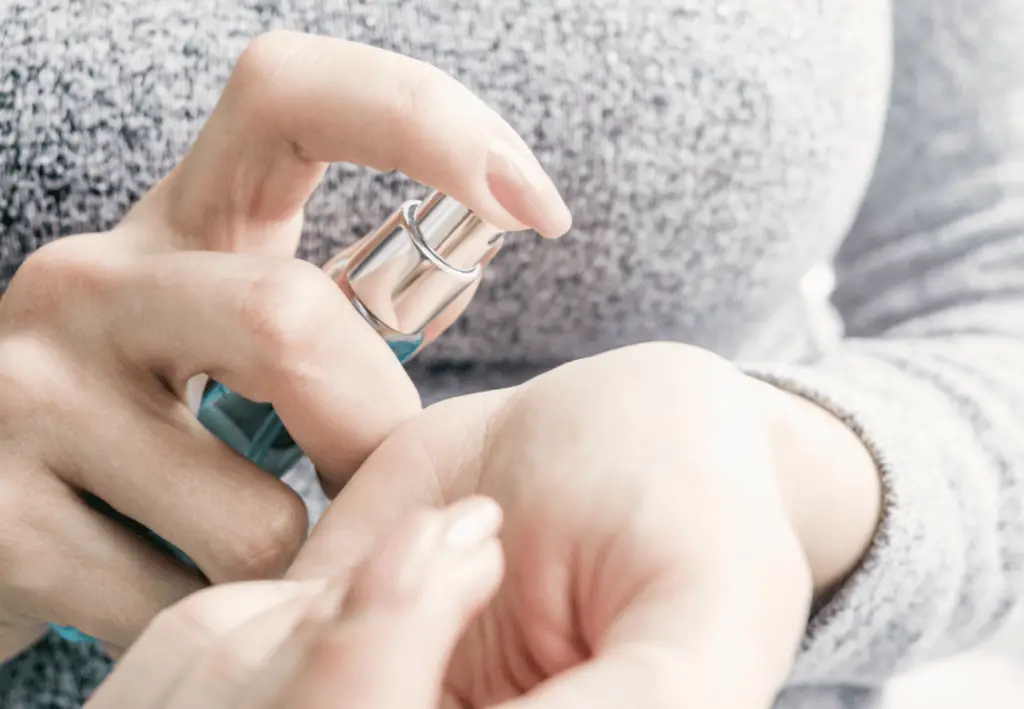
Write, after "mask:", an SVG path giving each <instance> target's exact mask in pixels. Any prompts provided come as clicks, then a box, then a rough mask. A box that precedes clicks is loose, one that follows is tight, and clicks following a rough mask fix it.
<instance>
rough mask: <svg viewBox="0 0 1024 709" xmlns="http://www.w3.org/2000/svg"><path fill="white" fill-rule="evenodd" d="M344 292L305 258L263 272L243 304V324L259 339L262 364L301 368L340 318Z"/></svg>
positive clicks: (257, 341)
mask: <svg viewBox="0 0 1024 709" xmlns="http://www.w3.org/2000/svg"><path fill="white" fill-rule="evenodd" d="M337 303H338V292H337V289H336V287H335V286H334V284H333V283H331V281H330V280H329V279H327V278H326V277H325V276H324V274H323V273H322V272H321V271H320V270H319V269H318V268H316V267H315V266H313V265H312V264H309V263H307V262H305V261H299V260H289V261H283V262H281V263H280V264H278V265H275V266H273V267H272V268H270V269H268V270H267V271H265V272H263V273H262V274H260V275H259V276H258V277H257V278H256V279H255V280H254V281H253V282H252V283H251V284H250V285H249V288H248V291H247V293H246V295H245V296H244V298H243V300H242V305H241V311H242V312H241V323H242V327H244V328H246V329H247V331H248V335H249V336H250V337H251V338H252V339H253V340H254V344H255V346H256V348H257V349H256V350H255V351H257V352H258V353H260V356H261V362H260V364H262V365H265V366H267V367H270V368H271V369H272V370H277V371H281V370H284V371H287V370H288V368H290V367H296V366H298V365H299V364H300V362H301V361H302V360H303V359H304V356H305V354H306V353H308V352H310V351H313V350H314V349H315V348H316V346H317V343H318V342H319V340H320V337H321V335H322V329H323V327H324V325H325V323H327V322H329V320H330V318H331V317H332V316H334V317H337V312H336V308H337Z"/></svg>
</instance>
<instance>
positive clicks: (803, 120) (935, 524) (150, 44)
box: [0, 0, 1024, 709]
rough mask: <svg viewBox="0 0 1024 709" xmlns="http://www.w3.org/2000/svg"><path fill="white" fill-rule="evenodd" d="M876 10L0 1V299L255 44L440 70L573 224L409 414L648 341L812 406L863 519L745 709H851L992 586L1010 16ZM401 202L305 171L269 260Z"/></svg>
mask: <svg viewBox="0 0 1024 709" xmlns="http://www.w3.org/2000/svg"><path fill="white" fill-rule="evenodd" d="M892 5H893V6H892V7H890V5H889V3H888V2H886V0H861V2H838V1H837V0H792V1H791V2H786V3H771V2H761V1H760V0H721V1H720V2H719V1H716V0H645V1H637V0H632V2H631V1H630V0H548V1H547V2H543V3H533V2H525V1H524V0H489V1H485V2H468V1H466V0H430V2H426V1H424V0H420V1H417V0H367V1H365V2H349V1H348V0H337V1H334V0H280V1H272V0H247V1H233V0H223V1H221V2H216V3H209V2H200V0H195V1H191V2H190V1H188V0H161V1H160V2H159V3H143V2H129V1H128V0H122V1H121V2H117V1H116V0H94V1H92V2H83V1H82V0H50V1H47V0H32V1H31V2H29V1H26V0H19V1H16V2H12V1H8V2H6V3H3V4H2V5H0V30H2V35H0V37H2V39H0V48H2V54H0V56H2V57H3V83H2V85H0V145H2V149H0V165H2V171H0V221H2V226H3V237H2V239H0V264H2V266H0V268H2V271H0V276H2V279H3V280H4V281H6V279H8V278H9V277H10V275H11V274H12V273H13V272H14V270H15V269H16V268H17V266H18V264H19V263H20V261H21V260H22V259H23V258H24V256H25V255H26V254H28V253H30V252H31V251H32V250H34V249H35V248H37V247H38V246H39V245H40V244H41V243H43V242H44V241H46V240H48V239H52V238H55V237H57V236H60V235H63V234H67V233H72V232H78V231H84V230H95V229H102V228H106V227H109V226H111V225H112V224H114V223H115V222H116V221H117V219H118V218H119V217H120V216H121V215H122V214H123V213H124V211H125V209H126V208H127V207H128V205H130V204H131V203H132V202H133V201H134V200H135V199H136V198H138V197H139V196H140V195H141V194H142V193H143V192H144V191H145V190H146V188H148V187H149V186H150V185H152V184H153V183H154V182H155V181H156V180H157V179H158V178H159V177H160V176H161V175H162V174H163V173H164V172H166V171H167V170H168V169H169V168H170V167H171V166H172V165H173V164H174V163H175V161H176V160H177V159H178V158H179V157H180V156H181V155H182V153H183V151H184V150H185V148H186V146H187V144H188V142H189V140H190V139H191V137H192V136H193V135H194V134H195V132H196V130H197V129H198V127H199V126H200V125H201V123H202V121H203V119H204V117H205V116H206V115H207V114H208V112H209V111H210V109H211V108H212V106H213V104H214V102H215V101H216V98H217V95H218V92H219V90H220V88H221V86H222V85H223V82H224V81H225V79H226V77H227V75H228V72H229V71H230V67H231V64H232V61H233V59H234V58H235V57H236V56H237V54H238V53H239V52H240V51H241V50H242V48H243V47H244V46H245V44H246V42H247V40H248V39H249V38H251V37H252V36H254V35H255V34H257V33H258V32H260V31H262V30H265V29H268V28H270V27H274V26H278V27H289V28H294V29H306V30H310V31H315V32H320V33H329V34H334V35H340V36H345V37H348V38H350V39H354V40H357V41H364V42H370V43H374V44H378V45H382V46H385V47H388V48H392V49H396V50H399V51H402V52H404V53H407V54H412V55H415V56H418V57H420V58H422V59H425V60H427V61H430V62H432V63H435V64H437V65H439V66H441V67H443V68H445V69H447V70H449V71H451V72H452V73H454V74H455V75H456V76H458V77H459V78H460V79H462V80H463V81H464V82H465V83H467V84H468V85H469V86H471V87H472V88H474V89H475V90H476V91H478V92H479V93H480V94H481V95H482V96H483V97H484V98H485V99H486V100H488V101H489V102H490V103H491V104H492V105H494V106H495V107H496V108H497V109H498V110H499V111H501V112H502V113H503V114H504V115H506V116H507V117H508V118H509V120H510V121H511V122H512V123H513V125H514V126H515V127H516V128H518V129H519V130H520V131H521V132H522V133H523V135H524V136H525V137H526V138H527V140H528V141H529V142H530V143H531V145H533V146H534V147H535V148H536V149H537V152H538V154H539V156H540V158H541V160H542V161H543V162H544V163H545V164H546V165H547V166H548V167H549V168H550V171H551V172H552V174H553V175H554V177H555V180H556V182H557V183H558V184H559V186H560V187H561V188H562V189H563V191H564V193H565V195H566V197H567V199H568V201H569V203H570V206H571V207H572V209H573V212H574V214H575V217H576V227H575V229H574V231H573V232H572V234H571V235H570V236H569V237H567V238H566V239H564V240H563V241H561V242H559V243H557V244H552V243H543V244H541V243H539V241H537V240H536V239H533V238H530V237H528V236H522V237H517V238H515V239H513V240H512V243H511V245H510V247H509V248H508V249H507V252H506V253H503V255H502V257H501V258H500V259H499V260H498V261H497V262H495V264H494V265H493V267H492V268H491V269H490V273H489V275H488V279H487V282H486V283H485V285H484V287H483V288H482V290H481V292H480V294H479V296H478V298H477V302H476V303H475V304H474V306H473V307H472V309H471V311H470V312H469V313H468V314H467V315H466V316H465V318H464V319H463V320H461V321H460V322H459V324H458V325H457V327H456V328H455V329H454V331H452V332H450V333H449V334H448V335H446V336H445V337H444V338H443V339H442V340H441V341H440V342H438V343H437V345H436V346H435V347H433V348H432V349H431V350H429V351H428V352H427V353H425V355H424V356H423V358H422V359H421V360H420V361H419V362H418V363H417V364H416V365H415V367H414V368H413V372H414V374H415V376H416V378H417V380H418V381H419V382H420V384H421V385H422V387H423V390H424V395H425V398H426V399H428V400H435V399H438V398H443V397H445V396H450V395H452V394H456V393H460V392H465V391H471V390H474V389H480V388H484V387H489V386H497V385H505V384H509V383H514V382H516V381H519V380H521V379H523V378H525V377H528V376H529V375H530V374H531V373H534V372H537V371H542V370H543V369H545V368H547V367H550V366H551V365H553V364H556V363H558V362H561V361H565V360H567V359H571V358H575V357H580V356H583V355H586V354H589V353H593V352H598V351H601V350H604V349H607V348H610V347H614V346H616V345H620V344H624V343H630V342H637V341H643V340H649V339H677V340H683V341H687V342H691V343H695V344H698V345H701V346H704V347H708V348H710V349H712V350H715V351H716V352H719V353H721V354H723V355H725V356H727V357H730V358H732V359H734V360H736V361H737V362H740V363H742V364H744V365H745V366H746V367H747V368H748V369H749V370H750V371H751V372H754V373H756V374H758V375H759V376H763V377H765V378H767V379H769V380H771V381H773V382H775V383H777V384H778V385H780V386H785V387H787V388H790V389H792V390H794V391H796V392H799V393H802V394H804V395H806V396H808V397H810V398H812V399H814V400H816V401H818V402H820V403H821V404H822V405H824V406H827V407H829V408H830V409H831V410H833V411H835V412H836V414H837V415H839V416H840V417H842V418H843V420H845V421H847V422H848V423H849V425H850V426H852V427H853V428H854V430H856V431H857V432H858V433H859V434H860V435H861V436H862V437H863V438H864V440H865V441H866V442H867V443H868V445H869V446H870V447H871V449H872V450H873V451H874V452H875V454H876V457H877V459H878V461H879V463H880V467H881V468H882V471H883V474H884V478H885V483H886V491H887V502H886V516H885V520H884V522H883V526H882V529H881V531H880V533H879V536H878V541H877V543H876V545H875V548H874V549H873V551H872V552H871V554H870V556H869V558H868V559H867V561H866V562H865V564H864V567H863V569H862V570H861V571H860V572H859V573H858V574H857V575H856V576H855V577H854V578H853V579H851V580H850V582H849V583H848V584H847V585H846V587H845V588H844V589H842V590H841V591H840V593H839V594H838V595H837V596H836V598H835V599H834V601H833V602H832V603H831V604H830V605H829V606H827V607H826V608H824V609H823V610H822V611H821V612H820V613H819V614H817V616H816V617H815V618H814V619H813V620H812V623H811V627H810V630H809V633H808V636H807V639H806V642H805V646H804V648H803V651H802V652H801V654H800V657H799V658H798V660H797V664H796V667H795V670H794V672H793V676H792V678H791V680H790V683H789V685H788V686H787V689H786V690H785V691H784V692H783V694H782V696H781V697H780V700H779V707H780V709H802V708H804V707H814V709H833V708H835V709H854V708H856V709H860V708H861V707H864V706H867V705H869V704H870V703H871V702H872V700H873V699H874V698H875V696H876V694H877V692H876V690H877V689H878V688H879V687H880V686H881V685H882V684H883V683H884V682H885V680H886V678H887V677H889V676H890V675H891V674H892V673H894V672H896V671H898V670H900V669H901V668H904V667H908V666H910V665H912V664H914V663H917V662H920V661H922V660H925V659H927V658H929V657H933V656H936V655H940V654H944V653H948V652H953V651H956V650H959V649H963V648H966V647H968V646H970V645H972V644H973V643H975V642H977V641H979V640H980V639H982V638H984V637H985V636H986V635H987V634H988V633H989V632H990V631H991V630H992V629H993V628H995V627H997V626H998V625H999V624H1000V623H1001V622H1002V619H1003V617H1004V615H1005V613H1006V612H1007V611H1008V610H1009V609H1010V608H1011V607H1012V606H1013V605H1014V604H1015V603H1016V602H1017V601H1018V600H1019V598H1020V596H1021V593H1022V584H1024V582H1022V573H1021V567H1022V556H1024V509H1022V508H1024V484H1022V479H1024V436H1021V431H1022V430H1024V42H1021V40H1020V38H1021V37H1022V36H1024V12H1021V10H1020V7H1019V1H1018V0H898V2H893V3H892ZM353 70H354V71H355V70H357V68H356V67H353ZM890 78H892V79H893V82H892V83H893V89H892V92H891V94H890ZM887 109H888V110H887ZM883 136H884V138H883ZM410 194H419V191H418V190H416V189H415V188H410V186H409V185H408V183H406V182H404V181H403V180H401V179H400V178H398V177H396V176H393V175H375V174H370V173H368V172H366V171H363V170H359V169H356V168H352V167H347V166H337V167H335V168H334V169H332V170H331V171H330V173H329V175H328V178H327V180H326V184H325V186H324V189H323V190H321V191H320V192H319V193H318V195H317V196H316V197H315V198H314V199H313V201H312V203H311V205H310V207H309V218H308V225H307V233H306V238H305V240H304V242H303V247H302V255H303V256H304V257H307V258H310V259H312V260H314V261H318V262H319V261H323V260H324V259H325V258H326V257H327V256H328V255H329V254H330V253H331V252H332V251H333V250H334V249H336V248H337V247H338V246H340V245H342V244H345V243H348V242H350V241H351V240H352V239H353V238H355V237H356V236H358V235H360V234H362V233H363V232H365V231H366V230H368V229H369V228H370V227H372V226H373V225H375V224H376V223H377V222H378V221H379V220H380V219H381V217H382V216H384V215H385V214H386V213H387V212H388V211H390V209H391V208H393V207H394V206H395V205H396V204H397V203H398V202H399V200H400V199H401V198H402V197H404V196H406V195H410ZM830 265H831V266H834V273H835V277H836V289H835V292H834V295H833V298H832V305H831V306H830V305H828V304H827V303H826V301H825V299H824V298H823V297H819V296H820V295H821V293H819V290H820V288H819V287H818V286H820V285H821V284H822V283H825V284H826V285H827V278H824V279H823V278H822V274H825V275H827V273H828V272H827V271H823V270H821V269H822V267H827V266H830ZM838 325H842V326H843V327H845V335H844V334H842V330H841V329H839V328H838V327H837V326H838ZM297 475H298V477H299V478H300V479H301V477H302V471H299V472H298V473H297ZM298 484H301V480H300V483H298ZM102 667H103V665H102V660H101V659H100V658H98V657H97V656H95V655H90V654H88V653H87V652H84V651H82V650H80V649H74V648H69V647H67V646H65V645H63V644H61V642H60V641H58V640H56V639H54V638H50V639H48V640H47V641H46V642H45V643H44V644H42V645H40V646H39V647H37V648H35V649H33V650H31V651H29V652H27V653H26V654H25V655H23V656H22V657H21V658H19V659H18V660H16V661H14V662H12V663H10V664H9V665H7V666H6V667H4V668H2V669H0V697H2V699H0V702H2V705H3V706H4V707H7V708H9V709H36V708H41V707H72V706H77V705H78V703H79V702H80V701H81V699H82V697H83V696H85V695H86V694H87V693H88V691H90V689H91V687H92V686H93V685H94V684H95V682H96V681H97V679H98V678H99V676H100V675H101V670H102ZM738 681H742V679H741V678H738Z"/></svg>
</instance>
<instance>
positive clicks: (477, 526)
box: [444, 497, 502, 551]
mask: <svg viewBox="0 0 1024 709" xmlns="http://www.w3.org/2000/svg"><path fill="white" fill-rule="evenodd" d="M447 515H448V520H447V521H448V526H447V529H446V530H445V533H444V543H445V544H446V545H447V546H448V548H450V549H454V550H456V551H469V550H471V549H475V548H476V547H478V546H480V545H481V544H483V543H484V542H485V541H487V540H488V539H490V538H492V537H493V536H494V535H495V534H497V532H498V530H499V529H500V528H501V517H502V515H501V507H499V506H498V503H497V502H495V501H494V500H492V499H490V498H487V497H474V498H470V499H467V500H463V501H462V502H458V503H456V504H455V505H453V506H452V507H451V508H450V509H449V510H448V512H447Z"/></svg>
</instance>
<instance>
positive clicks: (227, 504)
mask: <svg viewBox="0 0 1024 709" xmlns="http://www.w3.org/2000/svg"><path fill="white" fill-rule="evenodd" d="M132 396H134V397H136V398H140V399H143V398H144V399H145V401H144V402H143V401H140V402H139V406H138V407H126V406H124V401H125V398H126V397H129V400H130V397H132ZM96 397H97V400H96V401H95V402H94V404H95V405H96V407H97V410H101V411H104V412H105V414H104V416H103V417H90V418H88V419H86V420H83V421H81V422H80V423H79V426H78V431H77V432H76V437H78V438H79V439H81V440H84V441H88V445H82V446H79V447H78V448H76V449H75V450H76V451H77V454H76V456H75V457H74V458H73V459H68V460H65V461H63V464H62V465H61V467H60V468H59V470H58V472H59V474H60V476H61V477H62V478H63V479H64V480H66V481H67V482H68V483H69V484H70V485H71V486H72V487H74V488H75V489H79V490H85V491H87V492H89V493H91V494H92V495H94V496H95V497H98V498H100V500H102V501H103V502H105V503H106V504H107V505H109V506H110V507H112V508H113V509H114V510H115V511H116V512H117V513H119V514H121V515H124V516H125V517H127V518H129V519H130V520H133V521H134V522H137V523H139V524H141V525H143V526H144V527H146V528H148V529H150V530H152V531H153V532H154V533H155V534H156V535H158V536H159V537H161V538H162V539H164V540H167V541H168V542H170V543H171V544H173V545H174V546H175V547H177V548H178V549H179V550H181V551H183V552H184V553H185V554H186V555H187V556H188V557H189V559H190V560H191V561H193V562H195V564H196V565H197V566H198V567H199V568H200V570H202V572H203V573H204V574H205V575H206V577H207V578H208V579H209V580H210V581H212V582H214V583H223V582H228V581H240V580H250V579H262V578H275V577H279V576H280V575H281V574H283V573H284V571H285V570H286V569H287V568H288V566H289V565H290V564H291V562H292V560H293V558H294V556H295V554H296V552H297V550H298V548H299V546H300V545H301V544H302V542H303V540H304V539H305V537H306V530H307V526H308V523H307V518H306V507H305V505H304V504H303V502H302V500H301V499H300V498H299V497H298V495H296V494H295V492H293V491H292V490H291V489H290V488H289V487H288V486H287V485H285V484H284V483H282V482H281V481H280V480H278V479H277V478H275V477H273V476H270V475H267V474H266V473H264V472H263V471H262V470H260V469H259V468H257V467H256V466H255V465H253V464H251V463H250V462H248V461H247V460H245V459H243V458H242V457H240V456H238V455H236V454H235V453H234V451H232V450H231V448H229V447H228V446H227V445H225V444H224V443H222V442H221V441H219V440H217V439H216V438H215V437H214V436H212V435H211V434H210V433H208V432H207V431H206V430H205V429H204V428H203V427H202V425H201V424H200V423H199V422H198V421H197V420H196V419H195V418H194V417H193V416H192V415H191V412H190V411H189V410H188V408H187V406H186V405H185V404H184V403H183V402H181V401H180V400H178V399H176V398H175V397H174V396H173V395H171V394H170V393H169V392H167V391H163V390H160V389H158V388H156V387H154V388H153V390H152V391H150V392H149V394H148V396H147V394H146V392H144V391H143V392H127V393H124V392H119V391H107V392H100V393H97V394H96ZM108 397H109V398H108ZM101 637H102V638H103V639H105V640H111V641H115V644H119V643H117V642H116V639H115V638H111V637H104V636H101Z"/></svg>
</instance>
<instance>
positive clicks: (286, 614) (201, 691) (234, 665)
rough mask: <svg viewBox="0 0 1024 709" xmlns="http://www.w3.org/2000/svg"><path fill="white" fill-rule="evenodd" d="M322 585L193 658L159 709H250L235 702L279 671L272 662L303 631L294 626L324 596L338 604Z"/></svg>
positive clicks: (335, 594) (337, 596)
mask: <svg viewBox="0 0 1024 709" xmlns="http://www.w3.org/2000/svg"><path fill="white" fill-rule="evenodd" d="M324 585H325V584H314V585H313V589H312V590H313V591H314V592H313V593H309V594H306V593H303V594H302V595H301V596H299V597H297V598H293V599H290V600H288V601H286V602H284V603H281V604H280V605H277V606H274V607H272V608H270V609H268V610H266V611H265V612H264V613H262V614H260V615H258V616H256V617H254V618H252V619H251V620H249V621H248V622H246V623H244V624H241V625H239V626H238V627H237V628H235V629H234V630H232V631H230V632H228V633H224V634H222V635H221V636H220V637H219V638H217V639H216V640H214V642H213V643H212V644H211V645H210V646H208V647H207V648H205V649H204V651H203V652H202V653H200V654H199V655H198V656H197V657H196V659H195V661H194V662H193V663H192V667H191V669H190V670H189V671H188V672H187V673H186V674H185V676H184V677H183V678H182V679H181V681H180V682H178V683H177V686H176V687H175V688H174V691H173V693H172V695H171V698H170V699H169V700H168V701H167V702H166V704H165V705H163V706H162V709H194V708H195V707H208V708H209V709H234V708H235V707H239V706H241V707H246V708H247V709H249V708H251V707H252V706H253V705H252V704H249V703H245V704H241V705H239V704H238V703H237V697H238V696H239V695H240V694H243V693H245V692H247V691H248V690H249V688H250V687H251V686H253V684H254V683H258V682H261V681H262V680H261V675H262V674H263V673H266V672H271V673H274V672H277V671H278V669H277V668H276V667H274V664H276V662H271V659H272V658H273V657H274V656H275V655H276V654H277V653H279V652H280V648H281V646H282V645H284V644H285V643H286V642H289V641H290V639H291V637H292V636H293V635H294V634H296V632H299V633H302V632H304V630H305V629H304V628H303V629H299V626H300V623H301V622H302V621H303V619H304V618H306V617H308V615H309V610H310V607H311V606H312V605H313V604H320V603H322V601H321V598H322V597H324V596H328V597H331V598H335V599H336V600H335V605H338V599H340V594H339V593H338V591H337V589H336V588H335V587H329V588H327V589H324ZM314 594H315V595H314ZM297 629H299V630H297Z"/></svg>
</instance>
